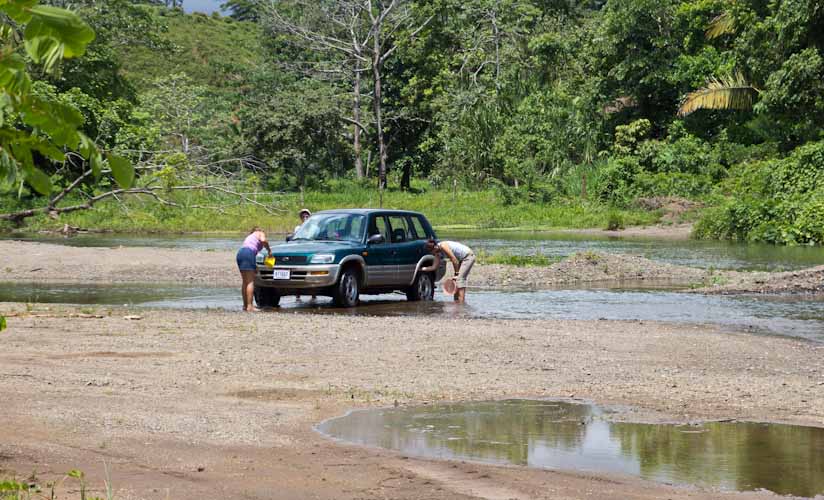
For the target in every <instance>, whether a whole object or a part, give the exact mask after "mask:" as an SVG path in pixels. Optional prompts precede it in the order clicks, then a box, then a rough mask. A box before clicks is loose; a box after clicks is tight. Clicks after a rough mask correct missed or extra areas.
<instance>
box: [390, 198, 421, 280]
mask: <svg viewBox="0 0 824 500" xmlns="http://www.w3.org/2000/svg"><path fill="white" fill-rule="evenodd" d="M388 219H389V227H390V229H391V230H392V244H393V245H394V247H395V252H396V253H395V260H396V263H397V276H396V279H395V285H401V286H405V285H410V284H411V283H412V280H413V279H414V278H415V270H416V269H417V267H418V261H419V260H420V259H421V257H422V256H423V251H424V241H423V240H420V241H419V240H418V239H417V238H416V234H415V231H414V230H413V229H412V224H411V222H410V221H409V216H407V215H406V214H398V215H389V217H388Z"/></svg>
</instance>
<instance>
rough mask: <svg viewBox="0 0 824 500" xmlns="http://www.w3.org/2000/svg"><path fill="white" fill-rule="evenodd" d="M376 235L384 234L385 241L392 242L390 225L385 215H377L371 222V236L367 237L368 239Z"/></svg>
mask: <svg viewBox="0 0 824 500" xmlns="http://www.w3.org/2000/svg"><path fill="white" fill-rule="evenodd" d="M375 234H382V235H383V241H384V242H386V243H389V242H390V241H392V238H391V235H390V233H389V224H387V222H386V218H385V217H384V216H383V215H375V216H373V217H372V220H371V221H370V222H369V234H368V235H367V237H369V236H372V235H375Z"/></svg>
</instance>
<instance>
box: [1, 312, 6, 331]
mask: <svg viewBox="0 0 824 500" xmlns="http://www.w3.org/2000/svg"><path fill="white" fill-rule="evenodd" d="M5 329H6V317H5V316H0V332H2V331H3V330H5Z"/></svg>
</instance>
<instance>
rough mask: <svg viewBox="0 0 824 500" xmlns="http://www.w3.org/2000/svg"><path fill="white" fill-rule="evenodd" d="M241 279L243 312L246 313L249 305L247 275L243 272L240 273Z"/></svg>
mask: <svg viewBox="0 0 824 500" xmlns="http://www.w3.org/2000/svg"><path fill="white" fill-rule="evenodd" d="M240 279H241V280H242V282H241V285H240V296H241V297H243V310H244V311H245V310H246V308H247V307H248V306H249V304H248V303H247V301H246V273H245V272H243V271H241V272H240Z"/></svg>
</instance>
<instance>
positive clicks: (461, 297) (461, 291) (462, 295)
mask: <svg viewBox="0 0 824 500" xmlns="http://www.w3.org/2000/svg"><path fill="white" fill-rule="evenodd" d="M457 297H458V298H457V301H458V303H459V304H463V303H464V302H466V288H458V293H457Z"/></svg>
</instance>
